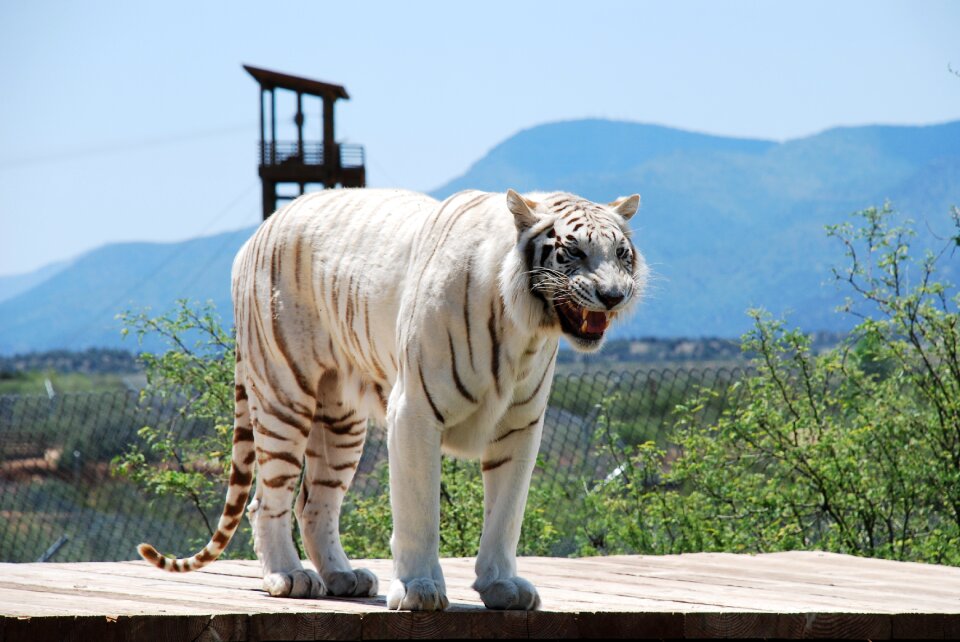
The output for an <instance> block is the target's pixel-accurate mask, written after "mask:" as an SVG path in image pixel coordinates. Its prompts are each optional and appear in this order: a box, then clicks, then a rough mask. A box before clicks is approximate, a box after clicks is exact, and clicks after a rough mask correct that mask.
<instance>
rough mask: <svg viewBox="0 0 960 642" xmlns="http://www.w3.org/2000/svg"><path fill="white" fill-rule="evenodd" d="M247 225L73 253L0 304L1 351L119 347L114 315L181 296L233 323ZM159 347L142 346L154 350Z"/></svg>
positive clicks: (131, 346) (129, 344) (129, 343)
mask: <svg viewBox="0 0 960 642" xmlns="http://www.w3.org/2000/svg"><path fill="white" fill-rule="evenodd" d="M252 233H253V228H247V229H244V230H238V231H236V232H228V233H225V234H217V235H215V236H208V237H203V238H198V239H192V240H189V241H184V242H181V243H114V244H110V245H105V246H103V247H101V248H99V249H96V250H92V251H91V252H88V253H87V254H84V255H83V256H81V257H79V258H78V259H76V260H75V261H73V263H72V264H71V265H70V267H69V268H68V269H64V270H62V271H61V272H59V273H58V274H56V275H54V276H53V277H51V278H49V279H47V280H46V281H44V282H42V283H41V284H39V285H37V286H36V287H34V288H31V289H30V290H28V291H26V292H24V293H22V294H19V295H17V296H15V297H13V298H11V299H8V300H6V301H2V302H0V354H13V353H23V352H29V351H33V350H53V349H58V348H69V349H71V350H82V349H85V348H90V347H120V348H126V349H128V350H136V349H137V344H136V339H135V338H133V337H130V338H128V339H126V340H124V341H121V337H120V328H121V325H120V323H119V322H118V321H117V320H116V318H115V317H116V315H117V314H118V313H120V312H123V311H126V310H133V311H139V310H141V309H143V308H146V307H149V308H151V309H152V310H153V311H154V312H157V313H159V312H162V311H166V310H168V309H170V308H171V307H172V306H173V304H174V302H175V301H176V300H177V299H179V298H188V299H191V300H198V301H207V300H212V301H213V302H214V304H215V305H216V306H217V309H218V310H219V311H220V312H221V314H222V315H223V316H224V318H225V319H226V322H227V323H228V324H229V323H232V313H231V309H230V267H231V265H232V263H233V257H234V255H235V254H236V253H237V250H239V249H240V246H241V245H242V244H243V242H244V241H246V240H247V239H248V238H249V237H250V235H251V234H252ZM157 345H158V344H156V343H152V344H148V345H147V346H146V347H149V348H151V349H155V348H156V347H157Z"/></svg>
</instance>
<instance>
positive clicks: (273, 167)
mask: <svg viewBox="0 0 960 642" xmlns="http://www.w3.org/2000/svg"><path fill="white" fill-rule="evenodd" d="M243 68H244V69H246V70H247V72H249V74H250V75H251V76H253V77H254V79H256V81H257V82H258V83H260V180H261V182H262V183H263V219H264V220H266V219H267V217H269V216H270V215H271V214H273V212H274V211H275V210H276V209H277V200H278V199H292V198H295V196H289V195H280V194H278V193H277V186H278V185H280V184H282V183H294V184H297V185H299V187H300V194H303V191H304V188H305V186H306V185H307V184H310V183H314V184H316V183H319V184H321V185H323V186H324V187H335V186H337V185H341V186H343V187H363V186H364V185H365V184H366V168H365V167H364V152H363V146H362V145H352V144H344V143H338V142H336V139H335V137H334V133H333V131H334V130H333V106H334V103H335V102H336V101H337V100H338V99H340V98H343V99H345V100H347V99H349V98H350V95H349V94H347V90H346V89H344V88H343V87H341V86H340V85H333V84H330V83H325V82H320V81H318V80H310V79H309V78H301V77H299V76H290V75H288V74H281V73H278V72H276V71H268V70H266V69H258V68H257V67H251V66H249V65H244V66H243ZM278 89H279V90H286V91H291V92H294V93H295V94H296V105H297V106H296V113H295V114H294V117H293V122H294V124H295V125H296V129H297V140H296V142H294V141H277V90H278ZM268 95H269V98H268ZM304 96H315V97H317V98H320V100H321V101H322V109H321V112H322V113H321V114H320V122H321V126H320V128H319V131H317V132H316V133H318V134H319V136H320V137H319V140H316V139H314V140H308V138H309V136H307V137H305V135H304V123H305V121H306V119H305V117H304V111H303V97H304ZM268 108H269V113H270V118H269V121H270V122H269V131H268V129H267V127H268V123H267V110H268ZM268 134H269V138H268Z"/></svg>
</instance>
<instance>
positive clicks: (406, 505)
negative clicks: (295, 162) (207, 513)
mask: <svg viewBox="0 0 960 642" xmlns="http://www.w3.org/2000/svg"><path fill="white" fill-rule="evenodd" d="M638 205H639V198H638V197H636V196H634V197H629V198H626V199H620V200H618V201H615V202H613V203H610V204H609V205H601V204H596V203H592V202H590V201H586V200H584V199H581V198H578V197H576V196H573V195H570V194H564V193H551V194H531V195H527V196H520V195H519V194H517V193H515V192H512V191H509V192H508V193H507V194H506V195H504V194H491V193H484V192H477V191H466V192H461V193H459V194H456V195H454V196H451V197H450V198H448V199H446V200H445V201H443V202H437V201H435V200H434V199H432V198H430V197H428V196H425V195H422V194H416V193H413V192H407V191H402V190H328V191H324V192H318V193H314V194H309V195H306V196H302V197H300V198H298V199H296V200H295V201H293V202H292V203H290V204H289V205H287V206H286V207H284V208H283V209H282V210H280V211H279V212H277V213H276V214H275V215H274V216H272V217H271V218H269V219H268V220H267V221H266V222H264V224H263V225H261V226H260V228H259V229H258V230H257V232H256V233H255V234H254V235H253V237H252V238H251V239H250V240H249V241H248V242H247V243H246V244H245V245H244V246H243V248H241V250H240V252H239V253H238V254H237V257H236V259H235V261H234V266H233V276H232V292H233V300H234V319H235V325H236V341H237V364H236V413H235V415H236V417H235V425H234V441H233V453H232V460H231V473H230V483H229V486H228V489H227V494H226V498H225V503H224V509H223V512H222V514H221V517H220V520H219V522H218V524H217V530H216V532H215V533H214V535H213V537H211V539H210V541H209V542H208V543H207V545H206V546H204V548H203V549H202V550H201V551H200V552H199V553H197V554H196V555H194V556H192V557H189V558H181V559H171V558H167V557H165V556H163V555H161V554H160V553H159V552H157V551H156V549H154V548H153V547H152V546H150V545H149V544H142V545H141V546H140V547H139V549H138V550H139V552H140V554H141V556H142V557H143V558H144V559H146V560H147V561H148V562H150V563H152V564H154V565H155V566H157V567H158V568H161V569H164V570H167V571H171V572H184V571H191V570H196V569H198V568H202V567H203V566H204V565H206V564H209V563H210V562H211V561H213V560H215V559H216V558H217V557H218V556H219V555H220V554H221V553H222V552H223V550H224V548H225V547H226V545H227V543H228V542H229V541H230V538H231V536H232V535H233V533H234V532H235V531H236V528H237V526H238V525H239V522H240V518H241V515H242V513H243V509H244V506H246V507H247V515H248V518H249V519H250V521H251V524H252V526H253V534H254V549H255V551H256V554H257V558H258V559H259V560H260V563H261V566H262V571H263V577H264V588H265V589H266V590H267V592H268V593H269V594H270V595H274V596H278V597H320V596H323V595H337V596H368V595H374V594H376V592H377V590H378V584H377V578H376V577H375V576H374V575H373V574H372V573H370V572H369V571H366V570H364V569H354V568H352V567H351V565H350V561H349V560H348V559H347V556H346V554H345V553H344V551H343V547H342V545H341V542H340V533H339V521H340V509H341V506H342V502H343V497H344V494H345V493H346V491H347V490H348V489H349V487H350V484H351V482H352V480H353V476H354V474H355V472H356V471H357V468H358V467H359V464H360V457H361V454H362V452H363V445H364V442H365V440H366V435H367V430H368V424H369V423H375V424H378V425H385V426H386V428H387V437H388V439H387V443H388V450H389V466H390V500H391V505H392V508H393V516H394V532H393V537H392V540H391V548H392V551H393V558H394V570H395V573H394V580H393V581H392V583H391V585H390V587H389V589H388V591H387V604H388V606H390V607H391V608H403V609H415V610H417V609H424V610H430V609H442V608H445V607H446V606H447V604H448V600H447V598H446V595H445V592H446V588H445V584H444V580H443V574H442V572H441V571H440V568H439V560H438V558H437V550H438V546H439V502H440V497H439V492H440V479H439V474H440V466H439V464H440V455H441V452H446V453H448V454H451V455H454V456H460V457H468V458H474V459H478V460H479V461H480V467H481V471H482V474H483V476H484V489H485V491H484V528H483V534H482V536H481V541H480V553H479V555H478V557H477V565H476V571H477V579H476V582H475V583H474V588H475V589H476V590H477V591H478V592H479V593H480V596H481V598H482V599H483V601H484V603H485V604H486V605H487V606H488V607H490V608H522V609H533V608H538V606H539V603H540V601H539V596H538V595H537V592H536V589H535V588H534V587H533V586H532V585H531V584H530V583H529V582H527V581H526V580H524V579H523V578H520V577H517V576H516V563H515V555H516V545H517V540H518V538H519V525H520V522H521V521H522V515H523V504H524V502H525V499H526V493H527V488H528V486H529V481H530V475H531V473H532V470H533V466H534V463H535V461H536V451H537V448H538V447H539V442H540V435H541V431H542V429H543V415H544V410H545V407H546V402H547V397H548V396H549V390H550V382H551V381H552V378H553V377H552V375H553V370H554V365H555V362H556V355H557V349H558V345H559V344H558V341H559V338H560V337H561V336H563V337H566V338H567V339H568V340H569V341H570V342H571V344H572V345H573V346H574V347H575V348H577V349H581V350H594V349H597V348H598V347H599V346H600V344H601V343H602V340H603V337H604V333H605V331H606V330H607V328H608V326H609V325H610V323H611V322H612V321H613V320H614V318H615V317H616V316H617V315H618V314H621V313H622V312H624V311H625V310H627V309H628V308H629V307H630V306H631V305H633V304H634V303H636V301H637V300H639V298H640V295H641V293H642V291H643V288H644V285H645V280H646V265H645V263H644V262H643V258H642V256H641V255H640V253H639V252H638V251H637V250H636V248H635V247H634V246H633V244H632V241H631V239H630V231H629V228H628V227H627V224H626V220H627V219H628V218H629V217H630V216H631V215H632V214H633V212H634V211H636V209H637V206H638ZM241 355H242V358H241ZM254 469H256V475H255V476H254ZM254 479H255V480H256V481H255V483H256V486H255V488H254V486H253V484H254ZM252 489H253V493H252V497H251V490H252ZM294 518H295V519H296V520H297V523H298V525H299V528H300V532H301V535H302V541H303V544H304V549H305V551H306V553H307V556H308V557H309V560H310V563H311V564H310V566H309V567H305V566H304V565H303V562H302V561H301V560H300V559H299V556H298V554H297V551H296V550H295V549H294V547H293V543H292V541H291V538H290V529H291V526H292V519H294Z"/></svg>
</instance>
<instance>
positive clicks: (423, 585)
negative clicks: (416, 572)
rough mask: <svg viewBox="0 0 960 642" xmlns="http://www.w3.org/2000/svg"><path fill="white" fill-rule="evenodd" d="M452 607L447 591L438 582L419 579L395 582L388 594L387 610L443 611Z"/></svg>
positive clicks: (391, 584)
mask: <svg viewBox="0 0 960 642" xmlns="http://www.w3.org/2000/svg"><path fill="white" fill-rule="evenodd" d="M448 606H450V600H448V599H447V596H446V591H445V590H444V587H443V586H441V585H440V584H439V583H437V582H436V581H434V580H432V579H430V578H426V577H418V578H416V579H413V580H409V581H407V582H404V581H402V580H393V582H391V583H390V592H389V593H387V608H390V609H393V610H395V611H396V610H403V611H442V610H444V609H446V608H447V607H448Z"/></svg>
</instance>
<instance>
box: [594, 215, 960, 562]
mask: <svg viewBox="0 0 960 642" xmlns="http://www.w3.org/2000/svg"><path fill="white" fill-rule="evenodd" d="M859 217H860V219H861V221H862V226H861V227H859V228H854V227H853V226H852V225H849V224H848V225H842V226H835V227H831V228H829V230H828V233H829V234H830V235H831V236H832V237H834V238H836V239H838V240H839V241H840V242H841V244H842V245H843V247H844V248H845V249H846V254H847V257H848V262H849V263H848V266H847V268H846V269H843V270H836V271H835V275H836V277H837V278H838V279H839V280H840V281H841V282H843V283H844V284H846V285H847V286H848V287H850V288H851V289H852V290H853V292H854V294H855V295H856V296H857V299H851V300H850V301H848V303H847V305H846V306H845V310H847V311H849V312H851V313H853V314H856V315H858V318H859V320H860V322H859V324H858V325H857V327H856V329H855V331H854V333H853V334H852V335H851V337H850V339H849V340H848V341H847V342H845V343H844V344H843V345H841V346H840V347H839V348H838V349H836V350H833V351H831V352H829V353H826V354H823V355H819V356H818V355H815V354H814V353H813V352H812V350H811V346H810V340H809V338H808V337H807V336H805V335H804V334H803V333H801V332H800V331H798V330H789V329H787V328H786V326H785V324H784V323H783V322H782V321H775V320H771V319H770V318H769V317H768V316H767V315H765V314H764V313H762V312H760V311H754V312H752V313H751V314H752V316H753V318H754V321H755V326H754V329H753V330H752V331H751V332H749V333H748V334H747V335H745V337H744V340H743V349H744V350H745V351H748V352H752V353H753V354H755V355H756V356H755V358H754V360H753V365H754V367H755V368H756V369H757V373H756V375H754V376H751V377H748V378H746V379H745V380H744V381H742V382H740V383H735V384H734V385H733V388H734V389H735V390H736V393H737V394H738V395H740V399H741V401H740V403H738V404H737V405H736V406H735V407H733V408H731V409H728V410H726V411H725V412H724V413H723V414H722V415H721V416H720V418H719V419H718V420H716V421H712V422H704V421H702V417H701V415H702V414H703V413H704V412H705V410H706V409H707V408H709V407H710V405H711V403H712V400H713V399H714V398H715V397H716V396H717V395H718V394H720V393H719V392H718V391H715V390H703V391H701V393H700V394H699V395H695V396H694V397H693V398H692V399H691V400H690V401H688V402H686V403H684V404H681V405H680V406H679V408H678V411H679V415H678V417H679V423H678V427H677V433H676V435H675V445H674V447H672V448H664V447H658V446H656V445H655V444H653V443H649V442H648V443H646V444H642V445H639V446H622V445H620V443H619V441H618V430H619V428H620V422H619V421H617V420H615V419H611V418H610V416H609V413H606V412H605V413H604V414H603V416H602V422H601V427H602V430H601V433H606V434H607V435H608V438H607V439H606V441H603V442H601V443H600V444H599V447H600V448H602V449H605V450H606V451H607V452H609V453H610V454H611V456H613V457H615V458H616V459H617V460H618V461H619V462H620V465H619V466H618V467H617V472H618V474H616V475H614V476H612V477H611V478H609V479H608V480H607V481H606V482H604V483H602V484H599V485H598V486H597V487H596V488H595V489H594V490H593V491H592V492H591V493H590V495H589V496H588V497H587V502H586V508H585V510H586V512H587V515H586V517H585V520H584V527H583V528H582V529H581V532H580V533H579V541H580V550H581V552H582V553H596V552H602V553H617V552H651V553H679V552H687V551H735V552H765V551H776V550H788V549H822V550H829V551H836V552H842V553H852V554H856V555H868V556H877V557H885V558H891V559H898V560H916V561H925V562H935V563H943V564H952V565H960V547H958V544H960V357H958V355H960V340H958V337H960V315H958V303H960V295H958V294H957V293H956V291H955V289H954V288H953V287H952V286H951V285H949V284H947V283H945V282H943V281H940V280H938V279H937V269H938V266H939V265H941V264H942V262H943V261H944V259H947V258H951V257H952V256H953V252H954V251H955V248H956V246H957V245H960V212H958V211H957V210H956V209H954V210H953V213H952V217H951V218H952V223H953V227H954V235H953V236H951V237H950V238H949V239H947V241H946V242H945V243H944V247H943V248H941V250H940V251H939V252H938V253H931V252H927V253H925V255H924V256H923V257H922V258H921V259H919V260H916V261H915V260H913V259H911V256H910V239H911V237H912V233H911V231H910V228H909V227H906V226H895V225H892V223H891V221H892V218H893V212H892V211H891V210H890V208H889V207H884V208H882V209H880V210H878V209H875V208H872V209H868V210H865V211H863V212H860V213H859ZM607 405H609V404H607ZM624 514H631V515H633V516H635V517H634V519H628V520H623V519H621V518H620V516H622V515H624Z"/></svg>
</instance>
